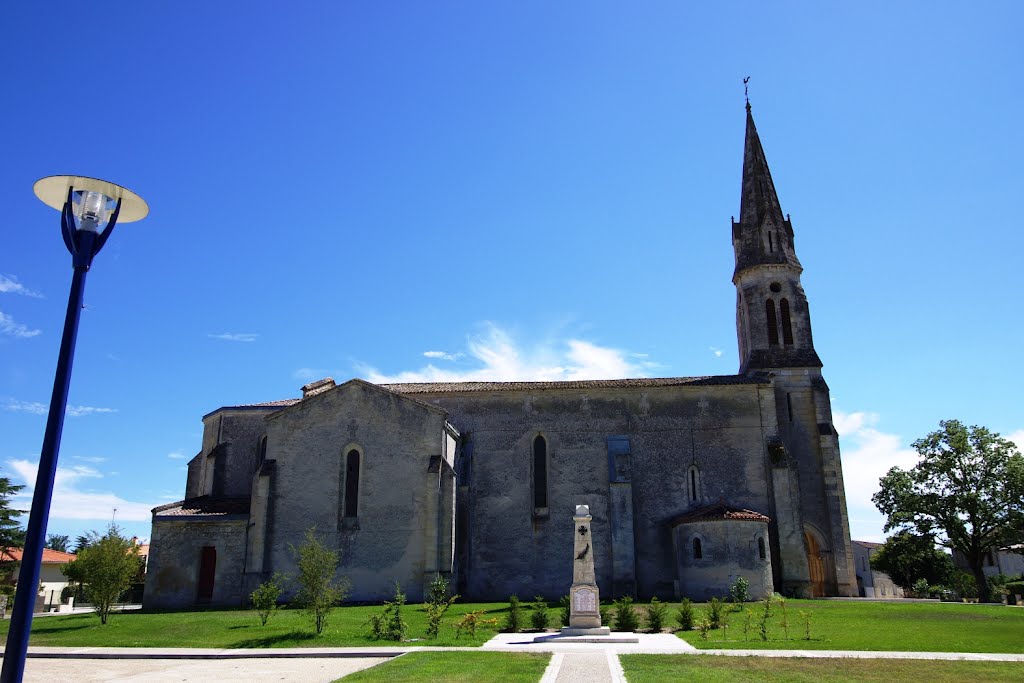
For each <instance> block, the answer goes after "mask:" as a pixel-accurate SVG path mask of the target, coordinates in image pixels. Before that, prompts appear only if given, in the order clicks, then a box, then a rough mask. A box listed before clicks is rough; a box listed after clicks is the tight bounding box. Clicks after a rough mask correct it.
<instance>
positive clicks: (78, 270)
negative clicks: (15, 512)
mask: <svg viewBox="0 0 1024 683" xmlns="http://www.w3.org/2000/svg"><path fill="white" fill-rule="evenodd" d="M32 189H33V190H34V191H35V193H36V196H37V197H39V199H40V200H41V201H42V202H43V203H44V204H46V205H47V206H51V207H53V208H55V209H57V210H58V211H60V226H61V234H62V235H63V236H64V244H65V245H66V246H67V248H68V251H70V252H71V264H72V266H73V267H74V275H73V276H72V278H71V293H70V294H69V296H68V310H67V315H66V316H65V318H64V336H63V337H61V341H60V355H59V356H58V357H57V373H56V376H55V377H54V380H53V395H52V396H51V397H50V413H49V416H48V417H47V418H46V433H45V434H44V435H43V449H42V452H41V453H40V455H39V473H38V474H37V475H36V486H35V493H34V494H33V496H32V511H31V512H30V513H29V518H28V530H27V531H26V533H25V548H24V549H23V551H22V554H21V569H20V571H19V574H18V589H17V592H16V593H15V595H14V609H13V610H12V611H11V626H10V629H9V631H8V633H7V647H5V648H4V666H3V671H2V673H0V681H2V683H16V682H20V681H21V677H22V675H23V674H24V672H25V655H26V653H27V651H28V638H29V632H30V631H31V630H32V609H33V607H35V602H36V591H37V589H38V586H39V568H40V565H41V564H42V559H43V545H44V543H45V540H46V522H47V520H48V519H49V516H50V499H51V498H52V497H53V480H54V476H55V475H56V473H57V453H58V451H59V450H60V436H61V431H62V430H63V429H64V411H65V410H66V409H67V404H68V387H69V386H70V384H71V364H72V360H73V359H74V355H75V339H76V337H77V336H78V320H79V317H80V316H81V312H82V298H83V294H84V292H85V274H86V273H87V272H88V271H89V266H90V265H92V259H93V257H94V256H95V255H96V254H98V253H99V251H100V249H102V248H103V245H104V244H106V242H107V239H108V238H109V237H110V233H111V232H113V230H114V225H115V224H116V223H117V222H118V221H120V222H121V223H130V222H132V221H138V220H142V219H143V218H145V217H146V214H148V213H149V206H147V205H146V202H145V201H143V199H142V197H140V196H138V195H137V194H135V193H134V192H132V191H131V190H128V189H126V188H123V187H121V186H120V185H115V184H114V183H109V182H107V181H105V180H97V179H96V178H85V177H83V176H67V175H55V176H49V177H47V178H43V179H41V180H38V181H36V184H35V185H34V186H33V188H32Z"/></svg>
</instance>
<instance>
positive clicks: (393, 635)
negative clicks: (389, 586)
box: [367, 581, 409, 641]
mask: <svg viewBox="0 0 1024 683" xmlns="http://www.w3.org/2000/svg"><path fill="white" fill-rule="evenodd" d="M404 604H405V593H403V592H402V586H401V584H399V583H398V582H397V581H395V597H394V598H393V599H392V600H387V601H385V602H384V609H383V610H381V612H380V613H379V614H371V615H370V616H369V617H368V618H367V623H368V624H369V625H370V631H371V632H372V634H373V637H374V638H376V639H377V640H395V641H399V640H404V639H405V634H406V633H408V632H409V624H408V623H407V622H406V621H405V618H404V617H403V616H402V606H403V605H404Z"/></svg>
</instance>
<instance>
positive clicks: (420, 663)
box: [339, 652, 551, 683]
mask: <svg viewBox="0 0 1024 683" xmlns="http://www.w3.org/2000/svg"><path fill="white" fill-rule="evenodd" d="M550 659H551V655H550V654H546V653H544V654H539V653H538V654H530V653H511V652H411V653H409V654H407V655H402V656H401V657H396V658H395V659H392V660H390V661H388V662H385V663H383V664H378V665H377V666H374V667H372V668H369V669H364V670H362V671H358V672H356V673H354V674H349V675H348V676H345V678H344V681H345V683H349V682H350V681H351V682H354V683H374V682H377V681H381V682H386V683H406V682H407V681H445V682H446V683H448V682H450V681H455V682H456V683H459V682H460V681H466V682H470V681H473V682H475V681H502V683H520V682H521V683H537V681H539V680H540V679H541V677H542V676H543V675H544V669H546V668H547V666H548V661H549V660H550ZM339 680H340V679H339Z"/></svg>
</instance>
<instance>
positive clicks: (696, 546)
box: [693, 538, 704, 560]
mask: <svg viewBox="0 0 1024 683" xmlns="http://www.w3.org/2000/svg"><path fill="white" fill-rule="evenodd" d="M703 557H704V552H703V551H702V550H701V547H700V539H699V538H695V539H693V559H695V560H699V559H701V558H703Z"/></svg>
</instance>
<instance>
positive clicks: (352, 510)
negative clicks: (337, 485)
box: [345, 448, 359, 517]
mask: <svg viewBox="0 0 1024 683" xmlns="http://www.w3.org/2000/svg"><path fill="white" fill-rule="evenodd" d="M345 516H346V517H358V516H359V451H357V450H356V449H354V448H353V449H352V450H350V451H349V452H348V455H346V456H345Z"/></svg>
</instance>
